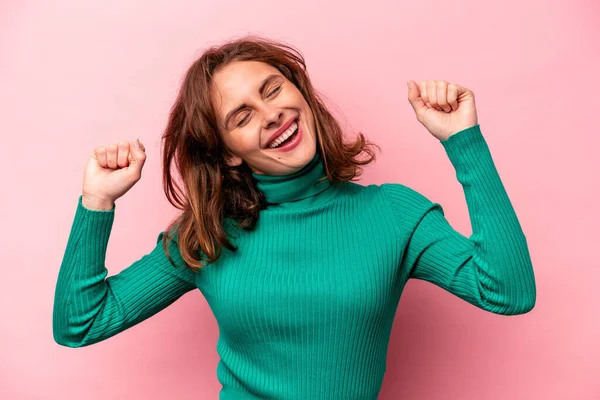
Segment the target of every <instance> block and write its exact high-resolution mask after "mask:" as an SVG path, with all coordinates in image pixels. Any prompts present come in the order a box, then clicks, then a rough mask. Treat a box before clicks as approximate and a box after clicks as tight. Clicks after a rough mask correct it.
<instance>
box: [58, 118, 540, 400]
mask: <svg viewBox="0 0 600 400" xmlns="http://www.w3.org/2000/svg"><path fill="white" fill-rule="evenodd" d="M441 144H442V145H443V146H444V149H445V151H446V153H447V155H448V157H449V159H450V161H451V163H452V164H453V166H454V168H455V170H456V176H457V179H458V181H459V182H460V183H461V184H462V187H463V190H464V193H465V197H466V202H467V206H468V210H469V215H470V219H471V225H472V231H473V233H472V235H471V236H470V237H468V238H467V237H465V236H463V235H461V234H460V233H459V232H457V231H455V230H454V229H453V228H452V227H451V226H450V225H449V223H448V221H447V220H446V219H445V217H444V211H443V209H442V207H441V206H440V204H438V203H434V202H431V201H430V200H428V199H427V198H426V197H424V196H423V195H421V194H419V193H418V192H416V191H414V190H412V189H410V188H409V187H407V186H404V185H402V184H397V183H386V184H382V185H368V186H362V185H359V184H357V183H352V182H346V183H343V184H334V185H331V184H330V183H329V181H328V180H325V181H322V182H321V183H319V184H317V185H315V184H314V182H316V181H317V180H318V178H320V177H323V176H324V174H325V172H324V166H323V162H322V158H321V156H320V155H319V154H318V153H317V154H316V155H315V158H314V159H313V160H312V161H311V162H310V163H309V164H308V165H306V166H305V167H304V168H303V169H302V170H300V171H299V172H297V173H295V174H292V175H286V176H267V175H258V174H255V175H254V177H255V178H256V179H257V181H258V187H259V188H260V189H261V190H262V191H263V192H264V193H265V196H266V198H267V200H268V202H269V206H268V207H267V208H266V209H265V210H262V211H261V213H260V216H259V220H258V223H257V225H256V227H255V229H254V230H252V231H244V230H242V229H239V228H235V227H234V225H232V224H231V225H230V228H229V229H231V230H232V231H233V232H232V233H233V235H234V239H233V241H234V244H236V245H237V246H238V247H239V250H238V251H236V252H232V251H229V250H227V249H223V254H222V256H221V258H219V260H218V261H217V262H215V263H213V264H210V265H208V266H206V267H204V268H202V269H201V271H200V272H199V273H197V274H195V273H194V272H192V271H191V270H189V269H187V268H178V269H176V268H174V267H173V266H172V265H171V264H170V263H169V260H168V259H167V257H166V255H165V254H164V251H163V249H162V244H161V242H160V240H161V237H162V235H163V234H164V233H165V232H160V233H159V234H158V238H157V241H156V245H155V247H154V249H153V250H152V251H151V252H150V253H148V254H146V255H144V256H143V257H141V258H140V259H139V260H137V261H135V262H134V263H133V264H132V265H130V266H128V267H127V268H125V269H123V270H122V271H121V272H120V273H118V274H115V275H112V276H109V277H107V273H108V271H107V269H106V267H105V255H106V248H107V243H108V239H109V236H110V232H111V227H112V224H113V219H114V215H115V209H116V205H115V207H113V209H112V210H107V211H95V210H89V209H87V208H85V207H84V206H83V205H82V203H81V196H80V197H79V202H78V204H77V210H76V212H75V217H74V221H73V225H72V228H71V232H70V236H69V239H68V243H67V246H66V251H65V254H64V258H63V261H62V264H61V267H60V271H59V274H58V281H57V285H56V293H55V300H54V301H55V302H54V313H53V328H54V339H55V340H56V342H57V343H59V344H61V345H64V346H69V347H82V346H87V345H90V344H93V343H97V342H100V341H102V340H105V339H108V338H110V337H111V336H114V335H116V334H117V333H119V332H122V331H124V330H125V329H127V328H129V327H131V326H133V325H135V324H138V323H140V322H142V321H143V320H145V319H147V318H149V317H151V316H152V315H154V314H156V313H157V312H159V311H161V310H162V309H164V308H165V307H167V306H169V305H170V304H172V303H173V302H175V301H176V300H177V299H178V298H180V297H181V296H182V295H183V294H185V293H186V292H189V291H191V290H195V289H199V290H200V291H201V293H202V294H203V296H204V297H205V298H206V300H207V302H208V304H209V306H210V308H211V310H212V311H213V313H214V315H215V318H216V321H217V323H218V326H219V339H218V342H217V344H216V346H217V352H218V354H219V356H220V361H219V363H218V365H217V369H216V372H217V377H218V379H219V381H220V382H221V384H222V385H223V387H222V389H221V392H220V399H302V400H306V399H332V400H333V399H335V400H339V399H357V400H358V399H365V400H367V399H376V398H377V396H378V393H379V390H380V387H381V384H382V381H383V377H384V373H385V370H386V354H387V348H388V341H389V337H390V333H391V329H392V323H393V321H394V315H395V313H396V309H397V306H398V302H399V300H400V295H401V294H402V291H403V288H404V286H405V285H406V283H407V281H408V279H409V278H416V279H422V280H426V281H429V282H431V283H433V284H435V285H437V286H439V287H441V288H443V289H445V290H446V291H448V292H450V293H452V294H454V295H456V296H457V297H459V298H461V299H464V300H466V301H467V302H469V303H471V304H473V305H474V306H476V307H478V308H480V309H482V310H486V311H489V312H492V313H495V314H501V315H517V314H523V313H526V312H528V311H530V310H531V309H532V308H533V306H534V304H535V299H536V287H535V280H534V274H533V268H532V263H531V259H530V256H529V252H528V249H527V243H526V239H525V235H524V234H523V231H522V229H521V226H520V225H519V221H518V219H517V216H516V214H515V211H514V210H513V207H512V205H511V203H510V200H509V198H508V195H507V193H506V191H505V189H504V187H503V185H502V182H501V180H500V177H499V175H498V172H497V170H496V168H495V166H494V163H493V161H492V157H491V154H490V152H489V149H488V146H487V143H486V142H485V140H484V138H483V136H482V134H481V131H480V126H479V125H475V126H473V127H470V128H468V129H465V130H462V131H460V132H458V133H456V134H454V135H452V136H450V137H449V138H448V139H446V140H443V141H441ZM170 252H171V255H172V257H173V258H174V261H175V262H176V263H177V265H183V260H182V259H181V257H180V254H179V252H178V249H177V245H176V243H175V242H172V243H171V248H170Z"/></svg>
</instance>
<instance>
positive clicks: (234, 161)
mask: <svg viewBox="0 0 600 400" xmlns="http://www.w3.org/2000/svg"><path fill="white" fill-rule="evenodd" d="M225 160H226V162H227V165H229V166H230V167H238V166H240V165H242V162H243V161H244V160H242V159H241V157H239V156H236V155H226V156H225Z"/></svg>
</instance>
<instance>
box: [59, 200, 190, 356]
mask: <svg viewBox="0 0 600 400" xmlns="http://www.w3.org/2000/svg"><path fill="white" fill-rule="evenodd" d="M115 210H116V205H114V206H113V208H112V209H111V210H92V209H88V208H86V207H85V206H84V205H83V204H82V196H80V197H79V200H78V204H77V209H76V212H75V218H74V221H73V224H72V227H71V232H70V235H69V239H68V242H67V246H66V250H65V253H64V256H63V260H62V264H61V266H60V270H59V274H58V280H57V284H56V291H55V296H54V310H53V318H52V324H53V333H54V340H55V341H56V342H57V343H58V344H60V345H63V346H67V347H83V346H87V345H90V344H93V343H97V342H100V341H102V340H105V339H108V338H110V337H112V336H114V335H116V334H117V333H119V332H122V331H124V330H126V329H128V328H130V327H132V326H134V325H136V324H138V323H140V322H142V321H143V320H145V319H147V318H149V317H151V316H152V315H154V314H156V313H158V312H159V311H161V310H163V309H164V308H166V307H167V306H169V305H170V304H172V303H173V302H175V300H177V299H178V298H180V297H181V296H182V295H183V294H185V293H186V292H189V291H191V290H193V289H195V288H196V286H195V283H194V282H195V274H194V273H193V272H192V271H190V270H189V269H188V268H175V267H173V266H172V265H171V263H170V262H169V260H168V258H167V255H166V254H165V252H164V250H163V248H162V243H161V239H162V236H163V234H164V233H165V232H161V233H160V234H159V235H158V239H157V242H156V246H155V247H154V249H153V250H152V251H151V252H150V253H148V254H146V255H144V256H143V257H142V258H140V259H139V260H137V261H135V262H134V263H133V264H131V265H130V266H129V267H127V268H125V269H123V270H122V271H121V272H120V273H118V274H116V275H112V276H109V277H108V278H106V276H107V274H108V270H107V269H106V267H105V257H106V248H107V244H108V239H109V236H110V232H111V229H112V224H113V220H114V214H115ZM169 246H170V247H169V253H170V255H171V257H172V258H173V260H174V262H175V263H176V264H177V265H178V266H180V265H184V263H183V260H182V259H181V256H180V253H179V250H178V249H177V244H176V243H175V242H174V241H173V242H171V243H170V245H169Z"/></svg>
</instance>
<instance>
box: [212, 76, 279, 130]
mask: <svg viewBox="0 0 600 400" xmlns="http://www.w3.org/2000/svg"><path fill="white" fill-rule="evenodd" d="M279 77H280V75H277V74H271V75H269V76H267V77H266V78H265V79H264V80H263V81H262V83H261V84H260V87H259V88H258V93H259V94H260V95H261V96H262V94H263V92H264V91H265V87H266V86H267V85H268V84H269V83H270V82H271V81H272V80H273V79H275V78H279ZM246 107H248V105H247V104H246V103H243V104H240V105H239V106H237V107H236V108H234V109H233V110H231V111H229V112H228V113H227V116H226V117H225V123H224V125H225V129H227V127H228V126H229V120H230V119H231V117H233V116H234V115H235V113H237V112H238V111H241V110H243V109H244V108H246Z"/></svg>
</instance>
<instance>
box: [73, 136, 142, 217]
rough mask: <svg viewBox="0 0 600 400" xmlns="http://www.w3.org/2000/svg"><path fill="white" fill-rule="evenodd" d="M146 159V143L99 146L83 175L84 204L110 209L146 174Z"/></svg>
mask: <svg viewBox="0 0 600 400" xmlns="http://www.w3.org/2000/svg"><path fill="white" fill-rule="evenodd" d="M145 161H146V151H145V149H144V145H143V144H142V143H140V142H139V140H138V139H136V140H134V141H133V142H131V143H130V142H128V141H125V140H123V141H121V142H120V143H119V144H109V145H108V146H100V147H96V148H95V149H94V151H93V152H92V154H90V157H89V159H88V161H87V164H86V166H85V173H84V176H83V190H82V195H83V197H82V199H81V202H82V204H83V205H84V206H85V207H86V208H89V209H94V210H110V209H112V208H113V205H114V202H115V200H117V199H118V198H119V197H121V196H123V195H124V194H125V193H127V191H128V190H129V189H131V188H132V187H133V185H135V184H136V183H137V181H139V180H140V178H141V177H142V168H143V167H144V162H145Z"/></svg>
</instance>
